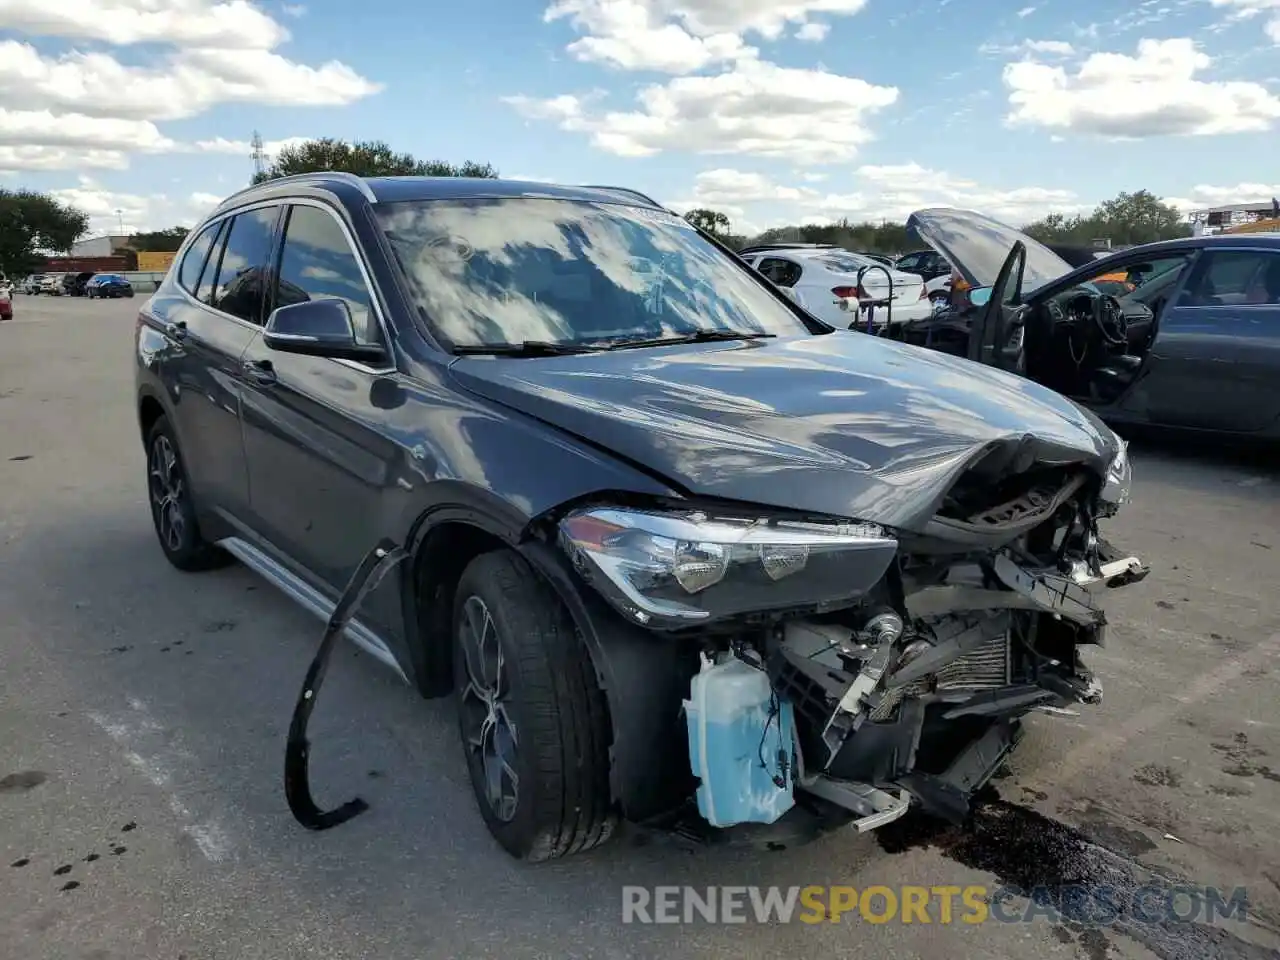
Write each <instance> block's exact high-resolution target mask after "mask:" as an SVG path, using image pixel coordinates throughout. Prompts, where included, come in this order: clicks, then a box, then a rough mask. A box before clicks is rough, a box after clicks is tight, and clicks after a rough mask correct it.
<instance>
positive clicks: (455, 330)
mask: <svg viewBox="0 0 1280 960" xmlns="http://www.w3.org/2000/svg"><path fill="white" fill-rule="evenodd" d="M376 210H377V216H378V219H379V222H380V224H381V227H382V229H383V231H384V232H385V233H386V235H387V237H388V239H389V240H390V242H391V246H392V248H393V249H394V251H395V254H396V256H397V258H398V259H399V261H400V264H401V266H402V267H403V268H404V271H405V273H406V274H407V275H408V277H409V279H410V282H411V284H412V286H413V293H414V296H415V297H416V299H417V301H418V303H419V305H420V307H421V308H422V312H423V314H424V316H425V317H426V320H427V322H428V323H429V324H431V325H432V327H433V328H434V329H435V331H436V332H437V333H438V334H439V335H440V336H441V337H442V338H443V339H445V340H446V341H448V342H449V343H450V344H451V345H452V346H455V347H457V346H476V347H478V346H482V345H499V344H507V345H516V344H520V343H522V342H525V341H542V342H548V343H555V344H574V343H589V342H592V341H599V340H619V339H621V340H627V339H636V340H645V339H659V338H665V337H672V336H682V335H687V334H692V333H696V332H698V331H706V330H715V331H724V332H727V333H742V334H773V335H778V336H796V335H802V334H804V333H806V332H808V330H807V328H806V327H805V325H804V324H803V323H802V322H801V321H800V319H799V318H797V317H796V316H795V314H793V313H791V311H790V310H788V309H787V308H786V306H784V305H783V304H782V303H781V302H779V301H778V300H777V299H776V298H775V297H774V296H773V295H772V294H770V293H769V292H768V290H766V289H765V288H764V287H763V286H762V285H761V284H760V283H759V282H758V281H755V280H753V279H752V276H751V274H750V273H749V271H747V270H746V269H745V268H744V267H742V266H740V265H738V264H736V263H734V261H733V260H731V259H730V258H729V257H727V256H726V255H725V254H723V253H721V252H720V251H719V250H718V249H717V248H716V247H714V246H712V245H711V244H710V243H708V242H707V241H705V240H704V239H702V237H700V236H698V234H697V232H696V231H695V230H694V229H693V227H691V226H690V225H689V224H688V223H687V222H685V221H684V220H683V219H681V218H680V217H677V216H676V215H675V214H671V213H667V212H666V211H662V210H654V209H651V208H645V207H632V206H627V205H623V204H612V203H591V202H585V201H576V200H555V199H541V198H515V199H471V200H461V201H459V200H422V201H404V202H399V203H389V204H385V205H384V204H379V205H378V207H377V208H376Z"/></svg>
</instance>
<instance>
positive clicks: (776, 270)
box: [760, 257, 801, 287]
mask: <svg viewBox="0 0 1280 960" xmlns="http://www.w3.org/2000/svg"><path fill="white" fill-rule="evenodd" d="M760 272H761V273H763V274H764V275H765V276H766V277H768V278H769V279H770V280H772V281H773V282H774V283H776V284H777V285H778V286H780V287H794V286H795V285H796V283H798V282H799V280H800V272H801V271H800V265H799V264H797V263H792V262H791V261H790V260H783V259H781V258H780V257H765V258H764V259H763V260H761V261H760Z"/></svg>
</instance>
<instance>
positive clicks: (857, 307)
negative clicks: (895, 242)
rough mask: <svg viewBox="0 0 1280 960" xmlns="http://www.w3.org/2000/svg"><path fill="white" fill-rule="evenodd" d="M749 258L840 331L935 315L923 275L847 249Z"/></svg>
mask: <svg viewBox="0 0 1280 960" xmlns="http://www.w3.org/2000/svg"><path fill="white" fill-rule="evenodd" d="M744 259H745V260H746V261H747V263H748V264H750V265H751V266H752V267H754V268H755V269H756V270H758V271H760V273H762V274H763V275H764V276H765V277H767V278H768V279H769V280H771V281H773V282H774V283H775V284H777V285H778V286H779V287H781V288H782V290H783V291H784V292H786V293H787V295H788V296H790V297H791V298H792V299H793V300H795V301H796V302H797V303H799V304H800V305H801V306H802V307H804V308H805V309H806V310H808V311H809V312H810V313H812V314H814V315H815V316H816V317H818V318H819V319H820V320H825V321H826V322H827V323H829V324H831V325H832V326H835V327H842V328H843V327H854V326H856V327H857V328H858V329H860V330H865V329H867V326H868V324H870V325H872V326H873V327H875V328H881V327H883V325H884V324H885V323H886V322H890V323H893V324H895V325H896V324H898V323H902V322H905V321H908V320H921V319H924V318H925V317H928V316H930V315H931V314H932V312H933V306H932V304H930V302H929V297H928V294H927V293H926V291H925V287H924V282H923V281H922V280H921V279H920V277H919V276H917V275H916V274H914V273H903V272H901V271H898V270H894V269H892V268H888V267H885V266H884V264H881V263H877V262H876V261H874V260H872V259H871V258H869V257H864V256H862V255H860V254H856V253H850V252H848V251H847V250H839V249H832V248H830V247H815V248H796V247H779V248H777V249H772V250H761V249H760V248H758V247H754V248H752V249H751V250H750V251H749V252H747V253H746V255H745V256H744ZM890 290H892V299H890ZM890 304H892V308H893V309H892V311H890V310H889V305H890Z"/></svg>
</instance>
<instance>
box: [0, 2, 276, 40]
mask: <svg viewBox="0 0 1280 960" xmlns="http://www.w3.org/2000/svg"><path fill="white" fill-rule="evenodd" d="M0 23H3V24H4V26H5V28H6V29H8V30H16V31H19V32H21V33H28V34H34V35H36V36H46V37H67V38H70V39H73V40H102V41H105V42H107V43H111V44H116V45H124V44H132V43H172V44H180V45H183V46H193V47H219V48H223V49H236V48H245V47H250V48H257V49H263V50H270V49H272V48H274V47H276V46H278V45H279V44H281V43H283V42H284V41H286V40H288V39H289V33H288V31H287V30H285V29H284V28H283V27H282V26H281V25H280V24H278V23H276V21H274V20H273V19H271V17H269V16H268V15H267V14H265V13H263V12H262V11H261V10H259V9H258V8H257V7H255V6H254V5H253V4H251V3H248V2H246V0H229V2H225V3H220V2H208V0H0Z"/></svg>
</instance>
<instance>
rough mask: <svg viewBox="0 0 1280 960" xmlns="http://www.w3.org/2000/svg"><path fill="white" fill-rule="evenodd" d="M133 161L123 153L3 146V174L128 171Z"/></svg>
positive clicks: (0, 151)
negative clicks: (61, 171) (33, 171)
mask: <svg viewBox="0 0 1280 960" xmlns="http://www.w3.org/2000/svg"><path fill="white" fill-rule="evenodd" d="M128 166H129V157H128V155H127V154H126V153H125V152H124V151H122V150H92V149H90V150H82V149H78V148H74V147H42V146H35V145H31V144H26V145H21V146H0V173H4V174H14V173H18V172H25V171H32V170H125V169H127V168H128Z"/></svg>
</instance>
